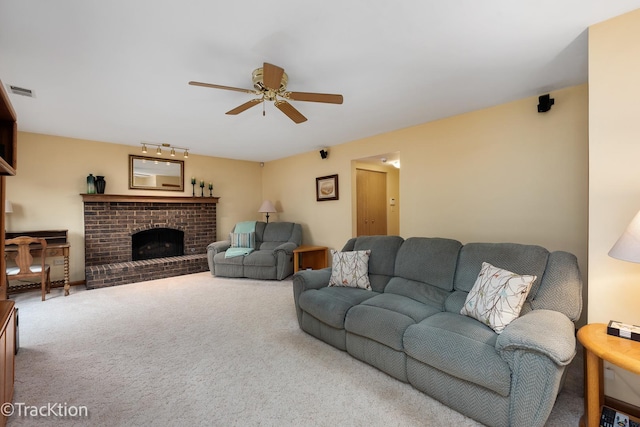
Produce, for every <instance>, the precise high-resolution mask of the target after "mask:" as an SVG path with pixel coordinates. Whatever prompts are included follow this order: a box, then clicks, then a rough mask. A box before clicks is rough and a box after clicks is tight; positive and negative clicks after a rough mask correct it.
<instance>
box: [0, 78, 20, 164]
mask: <svg viewBox="0 0 640 427" xmlns="http://www.w3.org/2000/svg"><path fill="white" fill-rule="evenodd" d="M17 141H18V125H17V118H16V112H15V111H14V109H13V107H12V106H11V102H9V95H8V94H7V91H6V90H5V89H4V85H3V84H2V81H0V175H15V174H16V159H17V150H16V145H17Z"/></svg>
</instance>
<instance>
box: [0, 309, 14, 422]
mask: <svg viewBox="0 0 640 427" xmlns="http://www.w3.org/2000/svg"><path fill="white" fill-rule="evenodd" d="M0 322H1V323H0V325H1V326H2V329H0V378H2V384H0V405H4V404H5V403H10V402H12V401H13V380H14V370H15V354H16V353H15V352H16V314H15V307H14V302H13V301H9V300H4V301H0ZM1 416H2V418H1V419H0V426H4V425H5V424H6V423H7V417H5V416H4V415H1Z"/></svg>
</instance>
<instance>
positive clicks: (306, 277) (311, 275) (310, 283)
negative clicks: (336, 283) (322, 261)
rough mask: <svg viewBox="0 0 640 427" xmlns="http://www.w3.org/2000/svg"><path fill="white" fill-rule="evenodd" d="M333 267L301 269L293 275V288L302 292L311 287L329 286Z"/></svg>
mask: <svg viewBox="0 0 640 427" xmlns="http://www.w3.org/2000/svg"><path fill="white" fill-rule="evenodd" d="M330 278H331V267H327V268H323V269H320V270H301V271H298V272H297V273H296V274H294V275H293V290H294V292H295V291H296V289H298V290H299V291H300V293H302V292H304V291H308V290H309V289H320V288H326V287H327V286H329V279H330Z"/></svg>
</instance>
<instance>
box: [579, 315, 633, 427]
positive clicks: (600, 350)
mask: <svg viewBox="0 0 640 427" xmlns="http://www.w3.org/2000/svg"><path fill="white" fill-rule="evenodd" d="M578 340H580V342H581V343H582V345H583V346H584V349H585V384H584V415H583V416H582V419H581V420H580V425H581V426H585V427H598V426H599V425H600V411H601V408H602V405H603V403H604V384H603V381H602V362H603V360H606V361H607V362H609V363H611V364H613V365H616V366H619V367H620V368H622V369H625V370H627V371H629V372H633V373H635V374H640V342H637V341H632V340H629V339H626V338H620V337H614V336H613V335H608V334H607V325H605V324H604V323H592V324H589V325H586V326H583V327H582V328H580V330H579V331H578Z"/></svg>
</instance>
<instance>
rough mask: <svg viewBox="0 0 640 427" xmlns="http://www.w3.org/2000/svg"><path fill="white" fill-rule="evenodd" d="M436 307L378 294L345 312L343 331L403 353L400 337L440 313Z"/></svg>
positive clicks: (405, 298) (398, 296)
mask: <svg viewBox="0 0 640 427" xmlns="http://www.w3.org/2000/svg"><path fill="white" fill-rule="evenodd" d="M440 311H441V310H440V309H439V308H438V307H434V306H430V305H426V304H422V303H420V302H418V301H416V300H413V299H411V298H407V297H404V296H401V295H395V294H387V293H385V294H381V295H377V296H374V297H373V298H369V299H368V300H366V301H364V302H362V303H361V304H358V305H357V306H355V307H353V308H352V309H351V310H349V312H348V313H347V318H346V320H345V326H344V327H345V329H346V330H347V332H350V333H354V334H357V335H360V336H363V337H366V338H369V339H372V340H374V341H377V342H379V343H380V344H384V345H386V346H388V347H391V348H393V349H394V350H398V351H402V349H403V347H402V335H403V334H404V331H405V330H406V329H407V328H408V327H409V326H410V325H413V324H415V323H417V322H420V321H421V320H423V319H425V318H426V317H428V316H431V315H433V314H435V313H438V312H440Z"/></svg>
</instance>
